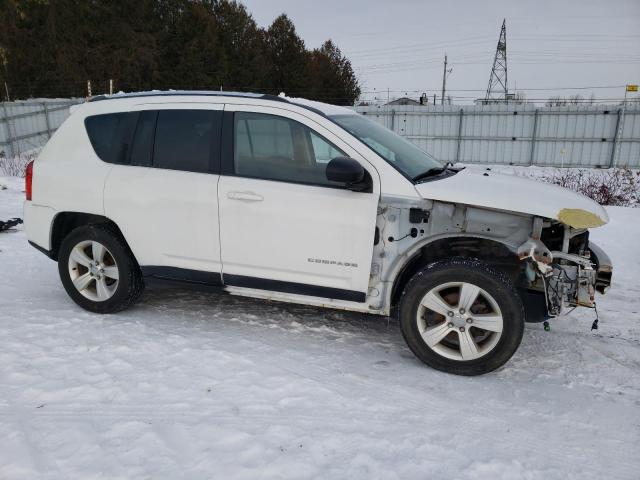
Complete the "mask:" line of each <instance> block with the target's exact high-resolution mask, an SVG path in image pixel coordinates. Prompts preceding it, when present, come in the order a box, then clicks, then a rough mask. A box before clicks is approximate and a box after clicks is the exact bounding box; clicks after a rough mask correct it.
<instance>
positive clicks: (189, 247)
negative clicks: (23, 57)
mask: <svg viewBox="0 0 640 480" xmlns="http://www.w3.org/2000/svg"><path fill="white" fill-rule="evenodd" d="M26 192H27V201H26V203H25V225H26V232H27V236H28V239H29V242H30V243H31V244H32V245H33V246H35V247H36V248H38V249H39V250H41V251H43V252H45V253H46V254H47V255H48V256H49V257H50V258H52V259H54V260H57V261H58V267H59V271H60V277H61V280H62V284H63V285H64V287H65V289H66V291H67V293H68V294H69V296H70V297H71V298H72V299H73V300H74V301H75V302H76V303H77V304H78V305H80V306H81V307H83V308H85V309H87V310H90V311H92V312H98V313H112V312H117V311H119V310H122V309H124V308H126V307H128V306H129V305H131V304H132V303H133V302H134V301H135V300H136V299H137V298H138V297H139V296H140V294H141V292H142V290H143V289H144V286H145V284H146V283H148V282H149V281H150V280H151V279H157V280H166V281H172V282H182V283H186V284H192V285H194V284H195V285H198V286H201V287H205V288H206V287H217V289H222V290H224V291H225V292H228V293H230V294H234V295H245V296H251V297H259V298H264V299H269V300H279V301H285V302H296V303H304V304H309V305H319V306H325V307H331V308H341V309H345V310H353V311H359V312H367V313H375V314H380V315H389V314H390V313H391V311H392V309H393V308H394V307H395V306H397V307H398V309H397V311H398V316H399V319H400V325H401V328H402V333H403V335H404V338H405V339H406V341H407V343H408V345H409V347H410V348H411V350H412V351H413V352H414V353H415V354H416V356H418V357H419V358H420V360H422V361H423V362H425V363H427V364H428V365H430V366H432V367H434V368H437V369H440V370H444V371H447V372H452V373H457V374H464V375H474V374H480V373H485V372H488V371H491V370H494V369H496V368H498V367H499V366H501V365H502V364H504V363H505V362H506V361H507V360H508V359H509V358H510V357H511V356H512V355H513V353H514V352H515V350H516V349H517V347H518V345H519V343H520V340H521V338H522V333H523V329H524V322H525V321H543V320H545V319H547V318H549V317H553V316H558V315H560V314H562V313H563V311H564V310H565V309H566V308H567V307H574V306H577V305H582V306H587V307H593V306H594V305H595V301H594V294H595V291H596V290H597V291H599V292H601V293H604V292H605V290H606V289H607V288H608V287H609V284H610V281H611V269H612V267H611V262H610V261H609V259H608V257H607V256H606V255H605V254H604V252H602V250H600V249H599V248H598V247H596V246H595V245H594V244H593V243H590V242H589V239H588V235H589V233H588V230H587V229H588V228H591V227H597V226H600V225H603V224H605V223H606V222H607V221H608V217H607V213H606V211H605V210H604V209H603V208H602V207H601V206H600V205H598V204H597V203H594V202H593V201H591V200H589V199H588V198H586V197H583V196H581V195H578V194H575V193H573V192H571V191H568V190H565V189H562V188H560V187H555V186H550V185H546V184H542V183H537V182H534V181H529V180H526V179H523V178H519V177H515V176H507V175H500V174H495V173H493V172H491V171H490V170H489V169H487V170H486V171H482V170H480V171H478V170H476V171H471V170H468V169H465V170H463V169H454V168H452V167H450V166H448V165H442V164H440V163H439V162H438V161H436V160H435V159H434V158H433V157H431V156H430V155H428V154H427V153H425V152H423V151H422V150H420V149H419V148H417V147H416V146H414V145H413V144H411V143H410V142H408V141H406V140H405V139H403V138H401V137H399V136H397V135H396V134H394V133H392V132H391V131H389V130H387V129H385V128H384V127H382V126H380V125H378V124H377V123H374V122H372V121H369V120H368V119H367V118H366V116H362V115H358V114H356V113H354V112H353V111H351V110H349V109H346V108H341V107H335V106H332V105H326V104H322V103H317V102H310V101H307V100H302V99H290V98H285V97H274V96H269V95H259V94H244V93H242V94H241V93H224V92H150V93H139V94H124V95H114V96H110V97H97V98H93V99H91V100H90V101H89V102H87V103H85V104H83V105H81V106H79V107H76V108H75V110H74V111H73V112H72V114H71V116H70V117H69V118H68V119H67V120H66V122H65V123H64V124H63V125H62V126H61V127H60V129H59V130H58V131H57V132H56V133H55V135H54V136H53V137H52V138H51V140H50V141H49V143H48V144H47V145H46V146H45V148H44V150H43V151H42V153H41V154H40V156H39V157H38V159H37V160H36V161H35V163H33V164H31V165H29V167H28V168H27V186H26Z"/></svg>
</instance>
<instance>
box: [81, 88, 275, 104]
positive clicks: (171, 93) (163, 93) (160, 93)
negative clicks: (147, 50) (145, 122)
mask: <svg viewBox="0 0 640 480" xmlns="http://www.w3.org/2000/svg"><path fill="white" fill-rule="evenodd" d="M178 96H208V97H240V98H264V99H267V100H276V101H280V102H287V103H288V101H287V100H286V99H285V98H283V97H278V96H276V95H270V94H264V93H251V92H224V91H218V90H152V91H148V92H132V93H115V94H113V95H97V96H95V97H91V98H90V99H89V100H88V101H89V102H100V101H103V100H118V99H121V98H140V97H178Z"/></svg>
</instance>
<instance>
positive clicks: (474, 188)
mask: <svg viewBox="0 0 640 480" xmlns="http://www.w3.org/2000/svg"><path fill="white" fill-rule="evenodd" d="M416 190H418V193H419V194H420V195H421V196H422V197H423V198H427V199H430V200H440V201H442V202H450V203H462V204H466V205H474V206H478V207H486V208H492V209H495V210H504V211H509V212H517V213H526V214H530V215H536V216H539V217H545V218H551V219H554V220H558V221H559V222H562V223H565V224H567V225H569V226H571V227H574V228H594V227H599V226H601V225H604V224H606V223H608V222H609V215H607V212H606V210H605V209H604V208H602V206H601V205H600V204H598V203H597V202H594V201H593V200H591V199H590V198H588V197H585V196H584V195H582V194H579V193H575V192H573V191H571V190H568V189H566V188H563V187H559V186H557V185H551V184H548V183H543V182H538V181H535V180H530V179H528V178H523V177H518V176H515V175H505V174H501V173H494V172H491V171H483V170H470V169H468V168H467V169H464V170H462V171H460V172H459V173H457V174H455V175H452V176H450V177H447V178H443V179H441V180H432V181H429V182H424V183H419V184H417V185H416Z"/></svg>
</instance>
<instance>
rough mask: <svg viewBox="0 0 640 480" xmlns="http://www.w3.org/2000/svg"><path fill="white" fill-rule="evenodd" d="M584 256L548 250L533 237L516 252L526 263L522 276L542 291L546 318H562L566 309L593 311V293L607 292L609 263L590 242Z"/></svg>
mask: <svg viewBox="0 0 640 480" xmlns="http://www.w3.org/2000/svg"><path fill="white" fill-rule="evenodd" d="M587 255H588V256H587ZM587 255H584V256H583V255H574V254H571V253H564V252H558V251H549V250H548V249H547V248H546V246H545V245H544V244H543V243H542V242H541V241H540V240H538V239H535V238H529V239H528V240H527V241H526V242H525V243H524V244H522V245H521V246H520V248H519V249H518V256H519V257H520V259H521V260H528V262H527V267H526V269H525V273H526V275H527V278H528V280H529V282H530V284H531V286H532V287H534V288H537V289H541V290H542V291H544V294H545V298H546V303H547V312H548V314H549V315H550V316H552V317H555V316H558V315H562V314H563V313H565V312H566V311H567V308H568V307H569V308H571V307H577V306H583V307H588V308H594V307H595V292H596V291H597V292H599V293H601V294H604V293H605V292H606V291H607V290H608V289H609V287H610V285H611V274H612V270H613V266H612V264H611V260H610V259H609V257H608V256H607V254H605V253H604V251H603V250H602V249H601V248H600V247H598V246H597V245H595V244H593V243H589V252H588V254H587Z"/></svg>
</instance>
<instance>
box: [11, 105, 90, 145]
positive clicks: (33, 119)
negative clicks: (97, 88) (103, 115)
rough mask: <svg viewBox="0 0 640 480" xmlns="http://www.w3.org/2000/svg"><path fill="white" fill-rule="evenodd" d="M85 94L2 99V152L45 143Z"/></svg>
mask: <svg viewBox="0 0 640 480" xmlns="http://www.w3.org/2000/svg"><path fill="white" fill-rule="evenodd" d="M83 101H84V99H82V98H71V99H38V100H28V101H24V102H2V103H0V152H3V153H4V156H6V157H12V156H15V155H20V154H21V153H25V152H28V151H29V150H33V149H36V148H40V147H42V146H43V145H44V144H45V143H47V140H49V138H51V135H52V134H53V132H55V131H56V129H57V128H58V127H59V126H60V125H61V124H62V122H64V121H65V119H66V118H67V117H68V116H69V107H70V106H71V105H75V104H77V103H81V102H83Z"/></svg>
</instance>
